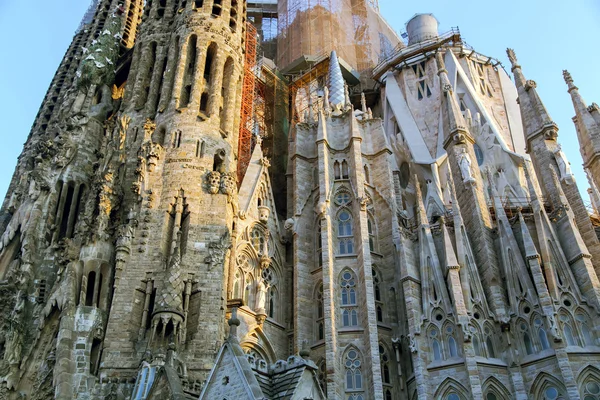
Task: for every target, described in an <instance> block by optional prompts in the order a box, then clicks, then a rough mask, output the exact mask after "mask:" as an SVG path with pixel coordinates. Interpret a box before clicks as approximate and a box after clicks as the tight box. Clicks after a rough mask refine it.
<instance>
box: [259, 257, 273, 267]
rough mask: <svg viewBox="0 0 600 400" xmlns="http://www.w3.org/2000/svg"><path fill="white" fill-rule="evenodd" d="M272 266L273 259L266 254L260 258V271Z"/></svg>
mask: <svg viewBox="0 0 600 400" xmlns="http://www.w3.org/2000/svg"><path fill="white" fill-rule="evenodd" d="M270 265H271V258H270V257H269V256H267V255H266V254H263V255H262V256H260V269H261V270H265V269H267V268H269V266H270Z"/></svg>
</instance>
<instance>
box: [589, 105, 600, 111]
mask: <svg viewBox="0 0 600 400" xmlns="http://www.w3.org/2000/svg"><path fill="white" fill-rule="evenodd" d="M587 110H588V112H590V113H593V112H594V111H600V107H599V106H598V104H596V103H592V105H590V106H589V107H588V108H587Z"/></svg>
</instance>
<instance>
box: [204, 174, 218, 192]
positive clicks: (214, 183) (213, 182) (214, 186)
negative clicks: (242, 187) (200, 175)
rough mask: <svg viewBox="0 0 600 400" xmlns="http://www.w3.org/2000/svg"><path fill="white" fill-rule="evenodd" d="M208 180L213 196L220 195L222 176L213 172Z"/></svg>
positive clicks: (209, 189) (208, 176)
mask: <svg viewBox="0 0 600 400" xmlns="http://www.w3.org/2000/svg"><path fill="white" fill-rule="evenodd" d="M206 178H207V180H208V191H209V192H210V193H211V194H217V193H219V189H220V187H221V174H220V173H219V172H218V171H211V172H209V173H208V175H207V176H206Z"/></svg>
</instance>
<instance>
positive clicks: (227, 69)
mask: <svg viewBox="0 0 600 400" xmlns="http://www.w3.org/2000/svg"><path fill="white" fill-rule="evenodd" d="M233 74H234V68H233V59H232V58H231V57H227V61H225V66H224V67H223V87H222V91H221V92H222V95H221V97H222V99H221V101H222V104H223V108H221V114H220V119H221V131H223V132H226V133H227V131H228V129H227V127H228V124H229V122H230V121H229V118H228V116H229V109H230V107H231V106H233V104H231V103H233V101H232V98H233V96H234V89H235V87H234V84H233V82H234V77H233Z"/></svg>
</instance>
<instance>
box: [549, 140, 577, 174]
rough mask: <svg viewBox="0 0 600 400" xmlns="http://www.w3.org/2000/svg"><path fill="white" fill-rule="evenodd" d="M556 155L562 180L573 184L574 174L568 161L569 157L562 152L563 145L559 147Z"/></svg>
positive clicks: (555, 152)
mask: <svg viewBox="0 0 600 400" xmlns="http://www.w3.org/2000/svg"><path fill="white" fill-rule="evenodd" d="M552 153H554V159H555V160H556V164H558V171H559V172H560V180H561V181H562V182H567V183H571V182H573V173H572V172H571V163H570V162H569V161H568V160H567V156H566V155H565V153H564V152H563V151H562V148H561V145H560V144H559V145H557V146H556V149H555V150H554V151H553V152H552Z"/></svg>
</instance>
